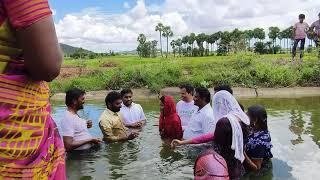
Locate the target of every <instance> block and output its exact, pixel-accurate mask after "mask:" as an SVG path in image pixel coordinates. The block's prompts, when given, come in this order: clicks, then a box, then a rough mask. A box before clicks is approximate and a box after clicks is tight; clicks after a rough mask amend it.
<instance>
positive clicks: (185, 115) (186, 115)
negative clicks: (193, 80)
mask: <svg viewBox="0 0 320 180" xmlns="http://www.w3.org/2000/svg"><path fill="white" fill-rule="evenodd" d="M179 88H180V97H181V100H180V101H179V102H178V103H177V106H176V108H177V112H178V115H179V117H180V119H181V125H182V130H185V128H186V127H187V126H188V124H189V122H190V121H191V116H192V115H193V114H194V113H195V112H197V111H198V106H196V105H194V101H193V93H194V88H193V86H191V85H190V84H184V85H181V86H180V87H179Z"/></svg>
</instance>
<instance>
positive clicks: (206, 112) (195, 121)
mask: <svg viewBox="0 0 320 180" xmlns="http://www.w3.org/2000/svg"><path fill="white" fill-rule="evenodd" d="M215 128H216V122H215V120H214V117H213V109H212V108H211V106H210V104H207V105H206V106H204V107H203V108H202V109H200V110H198V111H197V112H196V113H194V114H193V115H192V117H191V121H190V123H189V124H188V126H187V127H186V129H185V130H184V132H183V139H192V138H195V137H199V136H201V135H204V134H208V133H213V132H214V131H215Z"/></svg>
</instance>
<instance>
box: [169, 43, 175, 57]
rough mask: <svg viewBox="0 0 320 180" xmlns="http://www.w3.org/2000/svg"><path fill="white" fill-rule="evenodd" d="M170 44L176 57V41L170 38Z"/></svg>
mask: <svg viewBox="0 0 320 180" xmlns="http://www.w3.org/2000/svg"><path fill="white" fill-rule="evenodd" d="M170 45H171V47H172V52H173V57H176V41H175V40H172V41H171V42H170Z"/></svg>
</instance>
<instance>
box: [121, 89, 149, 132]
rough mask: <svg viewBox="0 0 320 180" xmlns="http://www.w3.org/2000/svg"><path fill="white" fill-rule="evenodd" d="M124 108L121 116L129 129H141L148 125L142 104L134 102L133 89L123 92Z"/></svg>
mask: <svg viewBox="0 0 320 180" xmlns="http://www.w3.org/2000/svg"><path fill="white" fill-rule="evenodd" d="M121 96H122V106H121V109H120V114H121V116H122V117H123V122H124V124H125V126H126V127H128V128H141V127H142V126H143V125H144V124H145V123H146V117H145V115H144V112H143V109H142V107H141V105H140V104H136V103H134V102H133V101H132V96H133V92H132V90H131V89H123V90H122V91H121Z"/></svg>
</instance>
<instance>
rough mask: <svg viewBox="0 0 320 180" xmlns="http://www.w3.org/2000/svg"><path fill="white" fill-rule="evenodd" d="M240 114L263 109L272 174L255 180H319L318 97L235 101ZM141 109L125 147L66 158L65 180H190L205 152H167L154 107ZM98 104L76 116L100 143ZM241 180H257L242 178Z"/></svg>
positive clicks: (56, 110) (56, 113)
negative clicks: (141, 121)
mask: <svg viewBox="0 0 320 180" xmlns="http://www.w3.org/2000/svg"><path fill="white" fill-rule="evenodd" d="M239 101H240V102H241V103H242V104H243V105H244V106H245V108H247V107H248V106H250V105H254V104H261V105H264V106H265V107H266V108H267V111H268V116H269V117H268V123H269V130H270V132H271V137H272V143H273V146H274V147H273V149H272V153H273V155H274V158H273V159H272V164H273V169H272V170H271V171H270V172H269V173H268V174H267V175H266V176H264V177H259V178H258V179H266V180H271V179H306V180H307V179H308V180H310V179H318V178H319V177H320V149H319V148H320V146H319V145H320V97H313V98H301V99H240V100H239ZM138 103H140V104H141V105H142V106H143V108H144V110H145V114H146V117H147V125H146V126H145V127H144V129H143V131H142V132H141V133H140V136H139V137H138V138H137V139H135V140H133V141H130V142H124V143H111V144H105V143H103V144H102V146H101V147H100V148H98V149H94V150H91V151H90V152H86V153H83V154H73V155H70V154H69V155H68V157H67V162H66V166H67V175H68V179H71V180H73V179H75V180H77V179H83V180H85V179H97V180H100V179H134V180H138V179H143V180H150V179H152V180H153V179H155V180H156V179H170V180H171V179H192V178H193V165H194V161H195V158H196V157H197V155H198V154H199V153H200V152H201V150H202V149H204V147H201V146H200V147H199V146H185V147H181V148H178V149H176V150H171V149H170V148H169V147H167V146H166V145H163V144H162V142H161V140H160V137H159V133H158V126H157V124H158V118H159V105H158V102H157V101H144V102H138ZM52 105H53V117H54V119H55V121H56V123H57V125H58V127H59V128H60V120H61V118H62V116H63V114H64V111H65V106H64V105H63V104H62V103H53V104H52ZM104 109H105V106H104V104H103V103H100V102H88V103H87V104H86V105H85V108H84V110H83V111H81V112H80V116H82V117H83V118H85V119H91V120H93V123H94V126H93V128H92V129H90V133H91V134H92V135H94V136H97V137H102V134H101V132H100V129H99V126H98V118H99V116H100V114H101V113H102V111H103V110H104ZM244 179H257V178H252V177H245V178H244Z"/></svg>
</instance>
